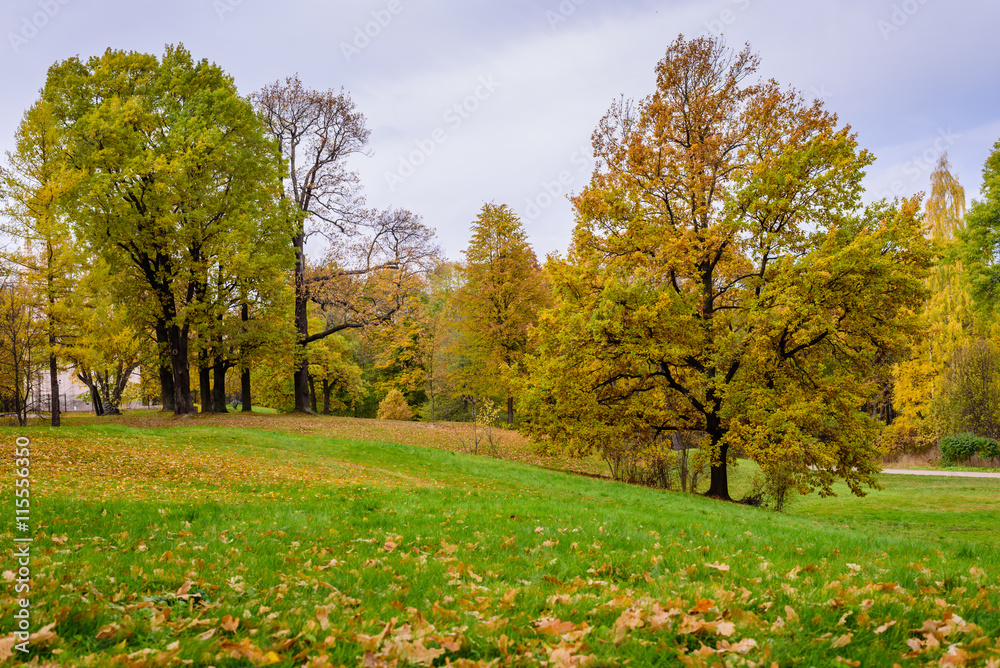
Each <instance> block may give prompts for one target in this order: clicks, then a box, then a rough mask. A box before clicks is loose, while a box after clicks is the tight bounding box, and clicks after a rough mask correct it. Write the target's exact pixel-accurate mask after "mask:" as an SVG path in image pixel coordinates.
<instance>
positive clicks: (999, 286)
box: [958, 141, 1000, 325]
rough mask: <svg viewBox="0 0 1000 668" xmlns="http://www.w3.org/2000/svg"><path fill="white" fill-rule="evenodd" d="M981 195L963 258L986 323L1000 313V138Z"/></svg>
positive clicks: (968, 221) (965, 234)
mask: <svg viewBox="0 0 1000 668" xmlns="http://www.w3.org/2000/svg"><path fill="white" fill-rule="evenodd" d="M981 193H982V197H981V199H978V200H975V201H973V202H972V206H971V207H970V208H969V212H968V214H967V215H966V217H965V229H964V230H960V231H959V233H958V238H959V240H960V242H961V246H960V258H961V260H962V266H963V268H964V271H965V277H966V280H967V281H968V284H969V288H970V291H971V294H972V301H973V308H974V309H975V311H976V312H977V314H978V315H979V316H980V317H981V318H982V320H983V322H984V324H986V323H989V324H990V325H992V323H995V322H996V321H997V315H998V313H1000V141H998V142H997V143H996V144H994V145H993V151H992V152H991V153H990V155H989V157H988V158H987V159H986V164H985V165H984V166H983V185H982V189H981Z"/></svg>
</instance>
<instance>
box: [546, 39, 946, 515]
mask: <svg viewBox="0 0 1000 668" xmlns="http://www.w3.org/2000/svg"><path fill="white" fill-rule="evenodd" d="M757 66H758V59H757V57H756V56H755V55H753V54H752V53H751V52H750V50H749V48H746V49H744V50H742V51H739V52H734V51H731V50H730V49H728V48H727V47H726V46H725V45H724V44H723V43H722V41H721V40H717V39H712V38H699V39H695V40H690V41H688V40H685V39H683V38H678V40H677V41H676V42H674V43H673V44H672V45H671V46H670V48H669V49H668V51H667V54H666V56H665V57H664V59H663V60H661V61H660V63H659V64H658V65H657V68H656V89H655V91H654V93H653V94H652V95H650V96H649V97H647V98H645V99H644V100H642V101H641V102H640V103H638V104H634V103H632V102H626V101H624V100H623V101H621V102H619V103H617V104H615V105H614V106H613V107H612V108H611V110H610V111H609V112H608V114H607V115H606V116H605V117H604V118H603V119H602V120H601V123H600V125H599V126H598V128H597V130H596V131H595V132H594V151H595V155H596V157H597V159H598V169H597V171H596V172H595V174H594V177H593V179H592V181H591V183H590V185H589V186H588V187H587V188H586V189H585V190H584V191H583V192H582V193H581V194H580V195H579V196H578V197H577V198H576V199H575V206H576V213H577V225H576V228H575V230H574V233H573V243H572V246H571V248H570V252H569V255H568V256H567V257H566V258H565V259H557V260H554V261H552V262H551V263H550V265H549V267H548V270H549V273H550V274H551V276H552V280H553V283H554V286H555V298H556V303H555V306H554V307H553V308H552V309H551V310H549V311H547V312H545V313H544V314H543V315H542V317H541V321H540V325H539V327H538V329H537V331H538V333H539V336H538V350H537V353H536V355H535V356H534V359H533V364H532V367H531V368H532V372H533V377H532V379H531V381H530V390H529V392H530V396H531V407H532V408H531V410H532V417H533V420H534V421H533V425H532V427H531V429H532V431H533V433H535V434H536V435H538V436H539V437H544V438H547V439H550V440H551V441H553V442H556V443H560V444H562V445H564V446H565V447H569V448H571V449H574V450H578V451H591V450H600V449H601V448H605V447H608V445H609V444H611V445H622V446H626V447H631V448H639V449H645V448H649V447H650V446H651V445H653V444H656V443H660V442H662V441H663V440H664V439H666V438H669V437H670V435H671V434H674V433H678V432H681V433H685V432H701V433H703V434H705V439H704V447H705V450H706V452H707V453H708V455H709V456H710V457H711V460H712V466H711V480H710V486H709V490H708V493H709V494H710V495H713V496H717V497H720V498H729V488H728V480H727V469H728V465H729V464H730V463H731V462H732V461H733V459H734V457H735V456H736V455H737V454H739V455H741V456H744V457H748V458H750V459H753V460H755V461H756V462H757V463H758V464H759V465H760V466H761V467H762V468H763V470H764V471H765V473H766V472H769V471H772V470H775V469H777V468H778V467H788V466H791V467H792V470H793V472H794V478H795V482H796V483H797V485H798V486H799V487H800V488H802V489H803V490H805V489H809V488H819V489H820V491H821V492H822V493H826V494H829V493H831V491H832V489H831V487H832V484H833V481H834V480H835V479H836V478H842V479H844V480H845V481H846V482H847V483H848V485H849V486H850V488H851V489H852V491H854V492H855V493H861V491H862V487H863V486H864V485H874V484H875V479H874V474H875V473H876V472H877V470H878V465H877V464H876V462H875V459H876V457H877V454H878V453H877V451H876V449H875V446H874V441H875V438H876V436H877V435H878V433H879V429H880V426H879V424H878V423H877V422H876V421H875V420H873V419H872V417H871V416H870V415H868V414H867V413H866V412H864V411H863V410H862V409H863V407H864V406H865V403H866V399H867V397H868V395H869V393H870V392H871V387H870V386H869V378H870V375H871V370H872V368H873V365H874V363H875V361H876V359H877V358H878V356H879V355H880V354H883V353H884V352H885V351H897V350H905V349H906V347H907V344H908V341H909V340H910V338H911V337H912V335H913V334H914V333H915V332H916V331H917V326H918V323H917V321H916V319H915V317H914V315H913V312H914V311H915V310H917V309H918V308H919V306H920V304H921V302H922V299H923V295H924V286H923V284H922V278H923V276H924V275H925V274H926V271H927V269H928V267H929V266H930V264H931V261H932V258H933V256H932V253H931V246H930V244H929V242H928V241H927V240H926V239H925V238H924V237H923V235H922V230H921V227H920V224H919V218H918V210H917V206H918V205H917V201H916V200H912V201H906V202H903V203H902V204H897V205H890V204H886V203H879V204H875V205H872V206H868V207H864V206H862V205H861V202H860V196H861V192H862V187H861V179H862V177H863V174H864V169H865V167H867V166H868V165H869V164H870V163H871V162H872V156H871V154H869V153H868V152H867V151H864V150H862V149H860V148H859V147H858V146H857V142H856V140H855V137H854V135H853V134H852V133H851V132H850V128H849V127H844V126H840V125H839V123H838V121H837V118H836V116H834V115H833V114H830V113H829V112H827V111H825V110H824V109H823V106H822V103H820V102H819V101H815V102H807V101H805V100H804V99H802V97H801V95H800V94H799V93H797V92H796V91H794V90H785V89H782V88H780V87H779V86H778V84H777V83H775V82H774V81H759V80H754V78H753V75H754V73H755V71H756V69H757Z"/></svg>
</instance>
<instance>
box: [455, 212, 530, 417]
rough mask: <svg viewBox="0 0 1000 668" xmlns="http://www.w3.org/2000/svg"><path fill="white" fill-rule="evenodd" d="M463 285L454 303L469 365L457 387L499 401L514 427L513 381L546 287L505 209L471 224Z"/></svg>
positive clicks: (520, 228)
mask: <svg viewBox="0 0 1000 668" xmlns="http://www.w3.org/2000/svg"><path fill="white" fill-rule="evenodd" d="M464 279H465V282H464V285H463V286H462V288H461V289H460V290H459V291H458V293H457V299H458V307H459V312H460V314H461V320H460V322H461V327H462V330H463V333H464V335H465V336H464V339H463V341H462V346H463V348H464V352H465V356H466V357H467V358H468V360H469V364H467V365H466V366H465V367H464V368H463V369H462V370H461V372H460V373H461V381H460V383H459V386H460V387H463V388H465V391H466V392H467V393H469V394H471V395H472V396H476V397H478V396H484V397H488V396H500V397H503V398H504V399H505V400H506V403H507V423H508V424H513V422H514V385H515V382H514V381H515V379H516V378H517V377H518V376H519V375H520V373H521V370H522V365H523V361H524V356H525V353H526V352H527V349H528V333H529V331H530V329H531V327H532V326H533V325H534V324H535V322H536V321H537V319H538V312H539V310H540V309H541V308H542V307H543V306H544V305H545V304H546V302H547V299H548V285H547V283H546V281H545V278H544V274H543V273H542V271H541V268H540V267H539V265H538V259H537V258H536V257H535V252H534V251H533V250H532V249H531V245H530V244H529V243H528V239H527V235H526V234H525V232H524V227H523V226H522V225H521V221H520V219H518V217H517V214H515V213H514V212H513V211H512V210H511V209H510V207H508V206H507V205H506V204H501V205H496V204H485V205H483V208H482V210H481V211H480V212H479V216H478V217H477V218H476V220H475V222H474V223H473V224H472V239H471V240H470V241H469V246H468V248H466V250H465V275H464Z"/></svg>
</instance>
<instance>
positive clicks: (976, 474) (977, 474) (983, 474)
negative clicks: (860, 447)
mask: <svg viewBox="0 0 1000 668" xmlns="http://www.w3.org/2000/svg"><path fill="white" fill-rule="evenodd" d="M882 473H888V474H889V475H937V476H945V477H950V478H1000V473H990V472H987V471H923V470H920V469H882Z"/></svg>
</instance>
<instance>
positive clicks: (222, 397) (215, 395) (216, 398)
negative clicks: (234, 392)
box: [212, 357, 229, 413]
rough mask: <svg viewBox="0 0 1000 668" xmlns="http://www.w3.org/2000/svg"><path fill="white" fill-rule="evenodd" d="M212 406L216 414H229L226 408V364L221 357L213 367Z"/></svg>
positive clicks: (216, 359)
mask: <svg viewBox="0 0 1000 668" xmlns="http://www.w3.org/2000/svg"><path fill="white" fill-rule="evenodd" d="M212 375H213V379H212V380H213V385H212V404H213V407H214V408H215V412H216V413H228V412H229V409H228V408H226V362H225V361H224V360H223V359H222V358H221V357H216V358H215V365H213V366H212Z"/></svg>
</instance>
